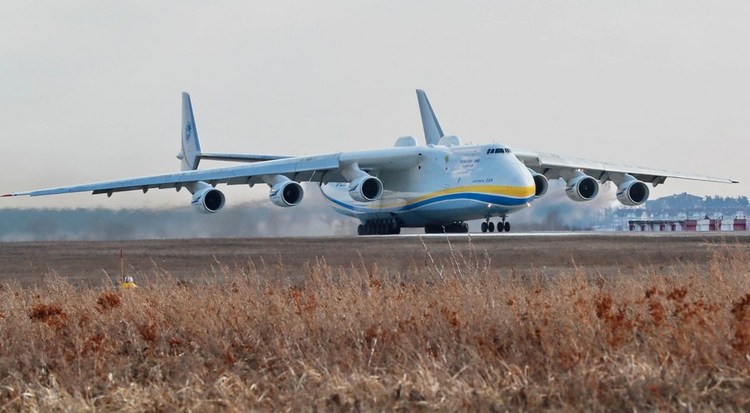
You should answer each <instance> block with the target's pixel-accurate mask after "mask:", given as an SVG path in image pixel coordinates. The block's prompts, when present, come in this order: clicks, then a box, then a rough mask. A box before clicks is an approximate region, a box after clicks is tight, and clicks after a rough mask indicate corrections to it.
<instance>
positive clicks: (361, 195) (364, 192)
mask: <svg viewBox="0 0 750 413" xmlns="http://www.w3.org/2000/svg"><path fill="white" fill-rule="evenodd" d="M381 195H383V183H382V182H380V179H378V178H376V177H374V176H372V175H363V176H360V177H359V178H357V179H355V180H353V181H351V182H350V183H349V196H350V197H352V199H353V200H355V201H359V202H372V201H375V200H377V199H378V198H380V196H381Z"/></svg>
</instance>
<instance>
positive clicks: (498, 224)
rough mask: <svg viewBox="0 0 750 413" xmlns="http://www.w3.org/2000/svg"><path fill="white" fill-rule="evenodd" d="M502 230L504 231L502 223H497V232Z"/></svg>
mask: <svg viewBox="0 0 750 413" xmlns="http://www.w3.org/2000/svg"><path fill="white" fill-rule="evenodd" d="M504 229H505V226H504V225H503V223H502V222H498V223H497V232H503V230H504Z"/></svg>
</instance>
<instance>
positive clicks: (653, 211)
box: [615, 193, 750, 216]
mask: <svg viewBox="0 0 750 413" xmlns="http://www.w3.org/2000/svg"><path fill="white" fill-rule="evenodd" d="M641 210H642V211H645V212H646V214H648V215H650V216H659V215H662V216H675V215H679V214H685V215H687V216H693V215H699V214H700V215H703V214H707V215H710V216H714V215H724V216H734V215H735V214H737V213H738V212H743V213H745V214H747V213H748V212H750V201H749V200H748V198H747V197H746V196H738V197H722V196H718V195H717V196H711V195H707V196H705V197H701V196H696V195H691V194H688V193H682V194H676V195H671V196H665V197H662V198H658V199H653V200H649V201H647V202H646V204H645V205H644V207H643V208H642V209H641ZM632 212H633V209H632V208H618V209H617V210H616V211H615V214H616V215H626V214H629V213H632Z"/></svg>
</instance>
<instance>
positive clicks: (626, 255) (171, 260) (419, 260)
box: [0, 232, 750, 285]
mask: <svg viewBox="0 0 750 413" xmlns="http://www.w3.org/2000/svg"><path fill="white" fill-rule="evenodd" d="M737 248H741V249H746V248H750V234H733V233H721V234H719V233H713V234H696V233H693V234H687V233H673V234H662V235H659V234H634V233H583V232H581V233H511V234H471V235H468V236H467V235H463V234H462V235H451V236H445V235H421V236H418V235H401V236H380V237H378V236H373V237H344V238H341V237H323V238H256V239H188V240H158V241H111V242H31V243H0V263H2V265H0V282H8V281H18V282H20V283H21V284H23V285H33V284H35V283H39V282H41V281H42V280H43V278H44V277H45V276H46V275H47V274H50V273H52V272H54V273H57V274H59V275H61V276H63V277H66V278H68V279H69V280H71V282H73V283H74V284H81V283H82V284H88V285H92V284H93V285H98V284H101V283H102V282H103V281H105V280H107V274H108V275H109V276H111V277H113V278H116V277H117V276H118V275H119V274H120V251H121V250H122V251H123V253H124V254H125V266H126V271H127V272H128V273H130V274H135V275H137V276H141V277H148V276H149V274H155V273H168V274H170V275H171V276H174V277H177V278H182V279H190V278H195V277H204V276H212V274H216V273H219V272H221V267H224V268H247V266H248V265H251V264H250V263H252V265H255V266H256V267H266V268H269V267H279V263H280V264H281V265H280V266H281V267H283V269H284V272H283V273H284V274H287V275H286V276H289V277H290V279H293V278H294V273H295V270H296V269H299V268H301V266H307V265H311V264H314V263H315V262H316V260H320V259H324V260H325V262H326V264H327V265H329V266H330V267H332V268H352V267H354V268H367V269H373V268H375V267H377V269H378V270H379V271H390V272H393V271H399V272H405V273H408V272H409V271H410V269H411V270H414V269H418V268H421V267H424V266H429V265H447V266H450V265H451V262H452V261H454V262H455V261H456V260H460V261H462V262H480V261H481V262H482V265H484V264H489V265H490V266H491V267H492V268H496V269H497V270H498V271H503V270H511V269H512V270H514V271H535V272H539V273H544V274H554V273H559V272H560V271H565V270H570V269H571V268H573V267H574V266H578V267H579V268H581V269H583V270H584V271H586V272H587V273H594V274H602V275H604V276H608V275H613V274H628V273H631V272H635V271H638V270H642V269H643V267H648V266H653V267H655V268H662V269H664V268H667V269H668V268H669V267H670V266H673V265H674V264H675V263H677V262H679V263H682V264H686V263H694V264H696V265H706V264H707V262H708V260H709V259H710V257H711V256H713V255H714V254H717V253H721V252H723V251H724V252H725V251H730V250H734V249H737ZM433 262H434V263H436V264H433ZM269 273H270V271H269ZM273 273H274V274H278V273H279V272H278V271H275V272H273Z"/></svg>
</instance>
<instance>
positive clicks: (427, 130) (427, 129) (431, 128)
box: [417, 89, 444, 145]
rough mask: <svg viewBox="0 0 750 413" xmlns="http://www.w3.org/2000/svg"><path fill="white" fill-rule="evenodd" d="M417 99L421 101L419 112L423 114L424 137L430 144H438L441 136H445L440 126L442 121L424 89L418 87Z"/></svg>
mask: <svg viewBox="0 0 750 413" xmlns="http://www.w3.org/2000/svg"><path fill="white" fill-rule="evenodd" d="M417 101H418V102H419V113H420V115H422V127H423V128H424V139H425V141H426V142H427V144H428V145H437V144H438V142H440V138H442V137H443V136H444V135H443V129H442V128H441V127H440V122H438V120H437V117H436V116H435V111H433V110H432V106H431V105H430V101H429V100H428V99H427V94H426V93H424V90H422V89H417Z"/></svg>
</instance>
